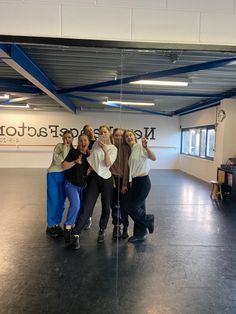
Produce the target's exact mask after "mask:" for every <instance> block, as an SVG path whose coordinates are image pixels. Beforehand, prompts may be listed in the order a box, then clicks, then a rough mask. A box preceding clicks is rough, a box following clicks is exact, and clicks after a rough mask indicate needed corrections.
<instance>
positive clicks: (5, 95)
mask: <svg viewBox="0 0 236 314" xmlns="http://www.w3.org/2000/svg"><path fill="white" fill-rule="evenodd" d="M0 99H9V95H8V94H4V95H0Z"/></svg>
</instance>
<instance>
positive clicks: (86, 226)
mask: <svg viewBox="0 0 236 314" xmlns="http://www.w3.org/2000/svg"><path fill="white" fill-rule="evenodd" d="M91 226H92V217H89V219H88V220H87V222H86V224H85V226H84V230H89V229H90V228H91Z"/></svg>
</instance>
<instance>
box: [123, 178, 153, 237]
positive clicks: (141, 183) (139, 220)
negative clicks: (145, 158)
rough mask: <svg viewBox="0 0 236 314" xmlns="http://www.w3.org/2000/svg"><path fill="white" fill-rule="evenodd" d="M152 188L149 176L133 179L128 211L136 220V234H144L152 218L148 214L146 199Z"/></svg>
mask: <svg viewBox="0 0 236 314" xmlns="http://www.w3.org/2000/svg"><path fill="white" fill-rule="evenodd" d="M150 190H151V181H150V179H149V176H148V175H147V176H144V177H136V178H133V180H132V187H131V190H130V198H129V209H128V213H129V215H130V217H131V218H132V219H133V221H134V235H135V236H144V235H146V233H147V228H148V226H149V224H150V218H149V216H148V215H147V214H146V206H145V200H146V198H147V196H148V194H149V192H150Z"/></svg>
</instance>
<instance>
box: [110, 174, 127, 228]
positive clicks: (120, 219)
mask: <svg viewBox="0 0 236 314" xmlns="http://www.w3.org/2000/svg"><path fill="white" fill-rule="evenodd" d="M113 180H114V183H115V187H114V188H113V195H112V201H111V214H112V223H113V225H120V224H123V226H124V227H128V225H129V220H128V192H126V194H122V193H121V188H122V178H120V177H117V176H114V175H113Z"/></svg>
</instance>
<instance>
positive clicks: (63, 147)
mask: <svg viewBox="0 0 236 314" xmlns="http://www.w3.org/2000/svg"><path fill="white" fill-rule="evenodd" d="M62 139H63V143H58V144H57V145H56V146H55V148H54V150H53V157H52V162H51V165H50V167H49V168H48V171H47V229H46V233H47V234H48V235H49V236H51V237H52V238H57V237H59V236H63V230H62V228H61V227H60V223H61V221H62V218H63V214H64V210H65V200H66V192H65V173H64V169H63V167H62V164H63V162H64V160H65V158H66V156H67V154H68V153H69V151H70V149H71V148H72V141H73V134H72V132H71V131H69V130H67V131H65V132H64V133H63V136H62Z"/></svg>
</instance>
